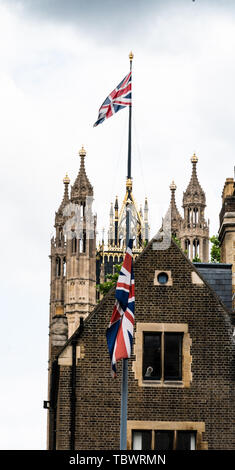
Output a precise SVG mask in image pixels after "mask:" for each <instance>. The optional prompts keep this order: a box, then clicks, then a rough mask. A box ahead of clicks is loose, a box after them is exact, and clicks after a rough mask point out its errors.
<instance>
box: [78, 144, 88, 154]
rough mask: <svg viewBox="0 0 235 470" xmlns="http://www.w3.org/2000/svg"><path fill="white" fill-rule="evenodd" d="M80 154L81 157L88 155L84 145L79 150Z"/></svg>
mask: <svg viewBox="0 0 235 470" xmlns="http://www.w3.org/2000/svg"><path fill="white" fill-rule="evenodd" d="M79 155H80V157H85V156H86V150H85V149H84V147H83V145H82V148H81V150H79Z"/></svg>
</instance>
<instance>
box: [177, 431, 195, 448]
mask: <svg viewBox="0 0 235 470" xmlns="http://www.w3.org/2000/svg"><path fill="white" fill-rule="evenodd" d="M176 449H177V450H195V449H196V433H195V432H192V431H178V432H177V437H176Z"/></svg>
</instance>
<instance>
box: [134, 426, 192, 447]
mask: <svg viewBox="0 0 235 470" xmlns="http://www.w3.org/2000/svg"><path fill="white" fill-rule="evenodd" d="M152 438H153V441H152ZM196 439H197V432H196V431H176V430H173V429H172V430H162V429H159V430H156V431H155V432H154V431H152V430H151V429H149V430H138V431H137V430H135V431H132V449H133V450H151V449H152V445H153V449H152V450H158V451H163V450H196Z"/></svg>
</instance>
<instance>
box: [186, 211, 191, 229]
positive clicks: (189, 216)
mask: <svg viewBox="0 0 235 470" xmlns="http://www.w3.org/2000/svg"><path fill="white" fill-rule="evenodd" d="M187 219H188V220H187V222H188V226H189V225H190V222H191V209H190V207H189V208H188V214H187Z"/></svg>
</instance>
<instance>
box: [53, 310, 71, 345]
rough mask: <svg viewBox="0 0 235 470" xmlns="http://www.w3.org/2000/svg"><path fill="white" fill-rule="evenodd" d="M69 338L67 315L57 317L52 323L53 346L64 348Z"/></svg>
mask: <svg viewBox="0 0 235 470" xmlns="http://www.w3.org/2000/svg"><path fill="white" fill-rule="evenodd" d="M67 338H68V321H67V318H66V316H65V315H63V316H62V315H56V316H55V317H54V318H53V319H52V321H51V344H52V346H63V345H64V344H65V343H66V341H67Z"/></svg>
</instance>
